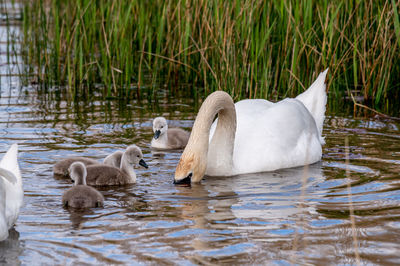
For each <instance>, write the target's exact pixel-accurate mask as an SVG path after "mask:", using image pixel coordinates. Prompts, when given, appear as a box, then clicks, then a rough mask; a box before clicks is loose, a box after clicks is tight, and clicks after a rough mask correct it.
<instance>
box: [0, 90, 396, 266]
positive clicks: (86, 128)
mask: <svg viewBox="0 0 400 266" xmlns="http://www.w3.org/2000/svg"><path fill="white" fill-rule="evenodd" d="M52 95H53V96H54V94H46V93H43V94H38V93H37V92H36V89H34V88H17V87H15V88H13V86H8V87H4V86H2V90H1V99H0V134H1V140H0V142H1V143H0V151H1V153H4V152H5V151H6V150H7V148H8V146H9V145H10V144H12V143H15V142H17V143H19V144H20V154H19V162H20V167H21V170H22V175H23V182H24V190H25V198H24V201H25V204H24V207H23V208H22V210H21V214H20V217H19V219H18V221H17V224H16V226H15V231H13V232H12V234H11V236H10V238H9V239H8V240H7V241H5V242H3V243H0V262H5V263H11V264H14V263H15V264H18V263H21V264H32V263H34V264H39V263H40V264H54V263H56V264H70V263H71V264H72V263H74V264H75V263H89V264H97V263H115V264H118V263H122V264H160V263H161V264H185V265H187V264H214V263H215V264H224V263H226V264H264V263H275V264H289V263H300V264H304V263H312V264H337V263H339V264H353V263H355V262H356V261H355V255H354V254H355V250H354V240H353V235H352V227H351V223H350V219H349V198H348V192H347V187H346V184H347V181H348V180H347V179H346V174H345V171H346V163H345V144H344V138H345V136H348V137H349V143H350V156H349V157H350V164H349V165H348V167H349V170H350V180H351V186H352V187H351V193H352V201H353V206H354V211H355V222H356V227H355V230H356V236H357V241H358V253H359V255H360V259H361V262H363V263H382V264H388V263H400V255H399V239H400V222H399V218H400V208H399V206H400V182H399V180H400V179H399V169H400V150H399V147H400V134H399V127H400V124H399V123H398V122H394V121H390V120H386V121H383V120H373V119H355V118H351V117H350V116H345V117H344V116H339V115H336V116H335V115H333V114H329V115H328V116H327V118H326V121H325V129H324V135H325V136H326V145H325V146H324V156H323V159H322V161H321V162H319V163H316V164H314V165H311V166H309V167H308V168H295V169H285V170H280V171H276V172H273V173H260V174H251V175H242V176H234V177H225V178H211V177H206V178H205V179H204V180H203V181H202V182H201V184H198V185H193V186H192V187H178V186H174V185H173V184H172V181H173V173H174V169H175V166H176V164H177V161H178V160H179V157H180V153H181V151H171V152H156V151H152V150H151V149H150V147H149V143H150V141H151V138H152V132H151V131H152V130H151V118H152V117H154V116H156V115H164V116H166V117H167V118H168V119H171V120H173V122H172V123H171V124H172V125H174V126H181V127H184V128H187V129H190V127H191V125H192V123H193V119H194V117H195V113H196V111H197V108H198V106H196V105H195V104H194V103H193V101H194V100H193V99H181V100H179V101H178V100H175V99H171V98H167V97H164V96H163V93H162V92H160V94H159V98H158V103H157V104H154V103H148V102H146V101H144V102H141V103H135V102H131V104H125V103H119V102H113V101H111V102H104V101H101V100H98V99H97V98H96V96H93V98H92V99H91V101H88V102H79V103H77V104H73V103H71V102H69V101H67V100H66V99H63V96H62V95H61V96H59V97H58V99H52V97H51V96H52ZM131 143H136V144H137V145H139V146H140V147H141V148H142V149H143V152H144V159H145V161H146V162H147V163H148V165H149V169H148V170H146V169H143V168H137V169H136V171H137V173H138V182H137V184H135V185H132V186H127V187H112V188H105V189H102V190H101V192H102V193H103V194H104V196H105V206H104V208H97V209H91V210H88V211H85V212H74V211H70V210H67V209H64V208H62V206H61V196H62V193H63V192H64V191H65V190H66V189H68V188H69V187H71V183H70V182H69V181H67V180H59V179H55V178H54V177H53V173H52V165H53V164H54V163H55V162H56V161H58V160H60V159H62V158H64V157H67V156H76V155H79V156H87V157H90V158H93V159H97V160H102V159H103V158H104V157H105V156H106V155H107V154H109V153H110V152H112V151H115V150H117V149H123V148H124V147H126V145H128V144H131ZM303 177H305V179H306V184H305V185H304V186H303V185H302V182H303ZM302 188H304V189H302Z"/></svg>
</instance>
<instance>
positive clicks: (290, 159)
mask: <svg viewBox="0 0 400 266" xmlns="http://www.w3.org/2000/svg"><path fill="white" fill-rule="evenodd" d="M235 106H236V115H237V131H236V138H235V149H234V156H233V162H234V166H235V170H234V174H240V173H252V172H253V173H254V172H262V171H271V170H275V169H280V168H288V167H294V166H298V165H304V164H308V163H311V161H313V162H315V161H318V160H319V158H320V157H321V144H320V142H319V137H318V129H317V127H316V124H315V120H314V119H313V117H312V116H311V114H310V113H309V111H308V110H307V109H306V108H305V107H304V105H303V104H302V103H301V102H300V101H298V100H296V99H285V100H283V101H280V102H278V103H271V102H268V101H265V100H245V101H241V102H238V103H236V105H235Z"/></svg>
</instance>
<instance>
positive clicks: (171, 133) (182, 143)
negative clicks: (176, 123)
mask: <svg viewBox="0 0 400 266" xmlns="http://www.w3.org/2000/svg"><path fill="white" fill-rule="evenodd" d="M167 132H168V133H167V134H168V143H167V146H169V147H170V148H171V149H181V148H185V147H186V144H187V143H188V140H189V137H190V133H189V132H187V131H185V130H183V129H181V128H169V129H168V131H167Z"/></svg>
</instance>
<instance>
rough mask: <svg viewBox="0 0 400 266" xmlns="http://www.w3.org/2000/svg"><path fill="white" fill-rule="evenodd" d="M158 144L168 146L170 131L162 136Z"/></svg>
mask: <svg viewBox="0 0 400 266" xmlns="http://www.w3.org/2000/svg"><path fill="white" fill-rule="evenodd" d="M157 141H158V142H160V143H164V144H167V143H168V130H167V131H165V132H164V134H161V135H160V137H159V138H158V139H157Z"/></svg>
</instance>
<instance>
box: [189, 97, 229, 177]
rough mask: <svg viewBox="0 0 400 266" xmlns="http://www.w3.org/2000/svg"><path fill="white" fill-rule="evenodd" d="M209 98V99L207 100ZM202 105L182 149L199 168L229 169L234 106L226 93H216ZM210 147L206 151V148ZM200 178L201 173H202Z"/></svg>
mask: <svg viewBox="0 0 400 266" xmlns="http://www.w3.org/2000/svg"><path fill="white" fill-rule="evenodd" d="M210 96H212V97H210ZM210 96H209V97H207V99H206V100H205V101H204V103H203V104H202V106H201V108H200V110H199V113H198V115H197V117H196V120H195V122H194V125H193V128H192V133H191V134H190V138H189V142H188V144H187V146H186V149H185V150H184V153H183V155H182V157H184V156H185V153H186V154H188V155H189V156H188V157H190V155H191V157H194V160H195V161H198V163H200V164H203V165H200V167H201V168H204V171H205V169H208V167H209V166H210V162H212V164H211V166H212V167H213V168H214V167H221V168H223V169H221V170H223V171H225V170H226V169H230V171H231V170H232V166H233V160H232V157H233V147H234V142H235V133H236V111H235V105H234V103H233V100H232V98H231V97H230V96H229V94H227V93H225V92H222V91H217V92H214V93H213V95H210ZM217 114H218V124H217V127H216V130H215V133H214V135H213V138H212V139H211V142H210V146H209V135H210V128H211V125H212V123H213V120H214V118H215V116H216V115H217ZM209 147H210V149H209ZM203 175H204V173H203Z"/></svg>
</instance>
